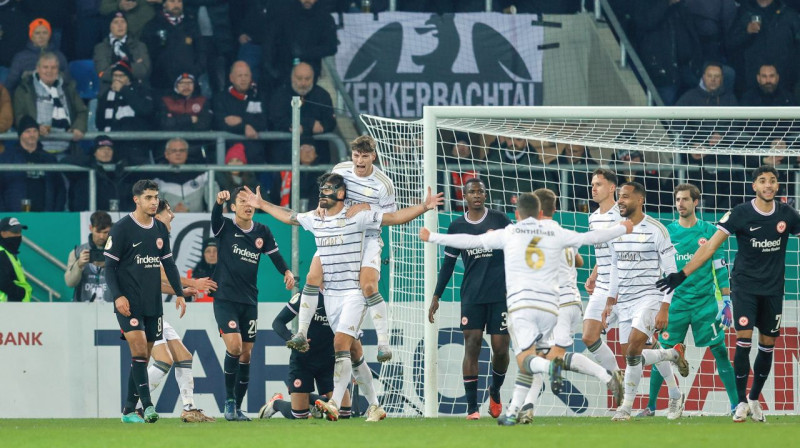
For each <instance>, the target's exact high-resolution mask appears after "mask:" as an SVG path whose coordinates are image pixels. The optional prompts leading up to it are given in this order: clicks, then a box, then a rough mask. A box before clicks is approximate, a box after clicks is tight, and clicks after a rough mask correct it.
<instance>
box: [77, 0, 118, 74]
mask: <svg viewBox="0 0 800 448" xmlns="http://www.w3.org/2000/svg"><path fill="white" fill-rule="evenodd" d="M100 1H101V0H75V18H74V19H73V20H72V21H71V22H72V23H71V24H70V25H71V26H70V27H69V28H72V30H73V32H74V36H75V37H74V42H73V43H74V49H73V50H74V51H73V53H72V54H69V52H68V55H69V56H70V61H71V60H78V59H91V58H92V54H93V52H94V46H95V45H96V44H97V43H98V42H100V41H101V40H103V39H104V38H105V37H106V32H107V31H108V27H107V26H106V25H107V24H108V18H107V17H104V16H103V15H102V14H100Z"/></svg>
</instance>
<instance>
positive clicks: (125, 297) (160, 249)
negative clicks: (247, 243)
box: [103, 179, 186, 423]
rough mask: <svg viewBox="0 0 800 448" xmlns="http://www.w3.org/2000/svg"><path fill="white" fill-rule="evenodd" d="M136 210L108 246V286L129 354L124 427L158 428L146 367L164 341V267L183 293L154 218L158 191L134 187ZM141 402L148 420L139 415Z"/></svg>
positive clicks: (117, 226) (146, 185)
mask: <svg viewBox="0 0 800 448" xmlns="http://www.w3.org/2000/svg"><path fill="white" fill-rule="evenodd" d="M132 193H133V202H135V203H136V209H135V210H134V211H133V212H132V213H129V214H128V215H126V216H125V217H123V218H122V219H120V220H119V221H117V222H116V223H114V225H113V226H112V227H111V231H110V232H109V235H108V240H107V241H106V246H105V251H104V252H103V254H104V255H105V257H106V282H107V283H108V287H109V289H110V290H111V293H112V297H114V312H115V313H116V315H117V322H119V325H120V328H121V329H122V333H123V336H124V338H125V340H126V341H127V342H128V347H129V348H130V351H131V359H132V363H131V372H130V377H129V379H128V394H127V397H126V398H125V407H124V408H123V410H122V414H123V415H122V422H123V423H143V422H148V423H154V422H155V421H157V420H158V414H157V413H156V410H155V407H154V406H153V403H152V401H151V399H150V386H149V380H148V378H147V361H148V360H149V359H150V351H151V350H152V348H153V342H155V341H157V340H159V339H161V333H162V322H163V321H162V314H163V307H162V302H161V265H162V264H163V266H164V270H165V271H166V273H167V278H168V279H169V283H170V285H172V287H173V289H174V290H175V291H181V288H182V287H181V281H180V274H179V273H178V268H177V266H175V260H174V259H173V258H172V251H171V250H170V244H169V232H167V228H166V227H165V226H164V224H162V223H161V222H159V221H158V220H156V219H155V218H154V216H155V214H156V210H157V209H158V185H157V184H156V183H155V182H153V181H151V180H144V179H143V180H140V181H138V182H136V183H135V184H134V185H133V189H132ZM175 308H176V309H180V316H181V317H183V314H184V313H185V312H186V301H185V300H184V298H183V296H182V295H178V296H177V298H176V300H175ZM140 399H141V400H142V405H143V406H144V418H142V417H139V415H137V414H136V410H135V409H136V402H137V401H139V400H140Z"/></svg>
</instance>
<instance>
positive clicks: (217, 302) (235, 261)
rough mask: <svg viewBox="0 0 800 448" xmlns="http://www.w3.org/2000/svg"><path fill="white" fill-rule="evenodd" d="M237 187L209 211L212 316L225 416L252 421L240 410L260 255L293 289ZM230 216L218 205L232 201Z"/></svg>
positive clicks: (255, 324) (255, 320)
mask: <svg viewBox="0 0 800 448" xmlns="http://www.w3.org/2000/svg"><path fill="white" fill-rule="evenodd" d="M246 198H247V195H246V194H245V192H244V190H242V188H241V187H239V188H236V189H235V190H233V193H231V192H229V191H227V190H224V191H220V192H219V193H217V201H216V203H215V204H214V208H213V210H212V211H211V231H212V232H213V233H214V237H215V238H217V241H218V244H217V248H218V251H219V252H218V257H219V258H218V260H219V261H218V262H217V267H216V269H215V270H214V281H215V282H217V285H218V286H219V289H217V291H216V292H215V293H214V317H215V318H216V320H217V326H218V327H219V332H220V334H221V335H222V339H223V341H224V342H225V350H226V351H225V362H224V366H223V368H224V374H225V420H228V421H234V420H238V421H250V418H249V417H247V416H246V415H245V414H244V412H242V409H241V408H242V400H244V396H245V394H246V393H247V385H248V383H249V382H250V352H251V351H252V350H253V341H255V338H256V333H257V331H258V286H257V285H258V264H259V262H260V261H261V254H267V255H269V258H270V260H271V261H272V264H273V265H274V266H275V268H276V269H277V270H278V272H279V273H280V274H281V275H283V282H284V284H285V285H286V289H292V288H293V287H294V274H292V271H290V270H289V267H288V266H287V265H286V261H284V259H283V257H282V256H281V254H280V252H279V251H278V244H277V243H275V238H273V236H272V232H271V231H270V230H269V228H268V227H267V226H265V225H264V224H261V223H258V222H255V221H253V213H254V212H255V210H254V209H253V207H252V206H251V205H249V204H248V203H247V201H246ZM231 199H232V204H231V205H230V209H231V210H232V211H233V212H234V215H235V216H234V219H230V218H225V217H223V216H222V204H224V203H225V201H231Z"/></svg>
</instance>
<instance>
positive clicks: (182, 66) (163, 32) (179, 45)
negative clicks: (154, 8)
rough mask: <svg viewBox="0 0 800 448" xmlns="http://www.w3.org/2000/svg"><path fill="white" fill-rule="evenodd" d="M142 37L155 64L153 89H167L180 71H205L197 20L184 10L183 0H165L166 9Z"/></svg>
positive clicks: (149, 25)
mask: <svg viewBox="0 0 800 448" xmlns="http://www.w3.org/2000/svg"><path fill="white" fill-rule="evenodd" d="M141 39H142V42H144V43H145V45H147V53H148V54H149V55H150V60H151V61H152V63H153V72H152V74H151V75H150V83H151V84H152V86H153V88H155V89H160V90H162V91H168V90H170V89H172V85H173V82H174V81H175V77H176V76H178V75H179V74H181V73H194V74H195V75H196V76H200V74H202V73H204V72H205V67H204V66H203V61H204V60H205V56H204V55H203V54H202V49H201V47H200V44H199V42H200V41H199V39H200V34H199V32H198V29H197V21H196V18H195V17H190V16H187V15H185V14H184V13H183V0H164V9H163V10H162V11H161V13H159V14H157V15H156V16H155V17H153V19H152V20H150V22H148V23H147V25H146V26H145V28H144V30H143V31H142V38H141Z"/></svg>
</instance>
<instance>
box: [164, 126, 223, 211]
mask: <svg viewBox="0 0 800 448" xmlns="http://www.w3.org/2000/svg"><path fill="white" fill-rule="evenodd" d="M188 156H189V144H188V143H187V142H186V140H184V139H182V138H173V139H171V140H170V141H168V142H167V146H166V148H165V150H164V158H165V159H166V162H167V163H168V164H169V165H171V166H173V167H175V168H180V167H181V165H185V164H186V161H187V158H188ZM153 177H154V179H153V180H154V181H155V182H156V183H157V184H158V191H159V195H160V197H161V198H162V199H166V200H167V201H168V202H169V203H170V204H174V205H173V206H172V211H173V212H175V213H184V212H204V211H207V210H208V207H207V205H208V204H207V203H206V198H208V189H209V188H211V189H214V190H215V191H216V183H215V182H214V180H213V179H209V178H208V173H207V172H202V173H198V172H196V171H185V170H178V171H171V172H169V173H166V172H159V173H155V175H154V176H153Z"/></svg>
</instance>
